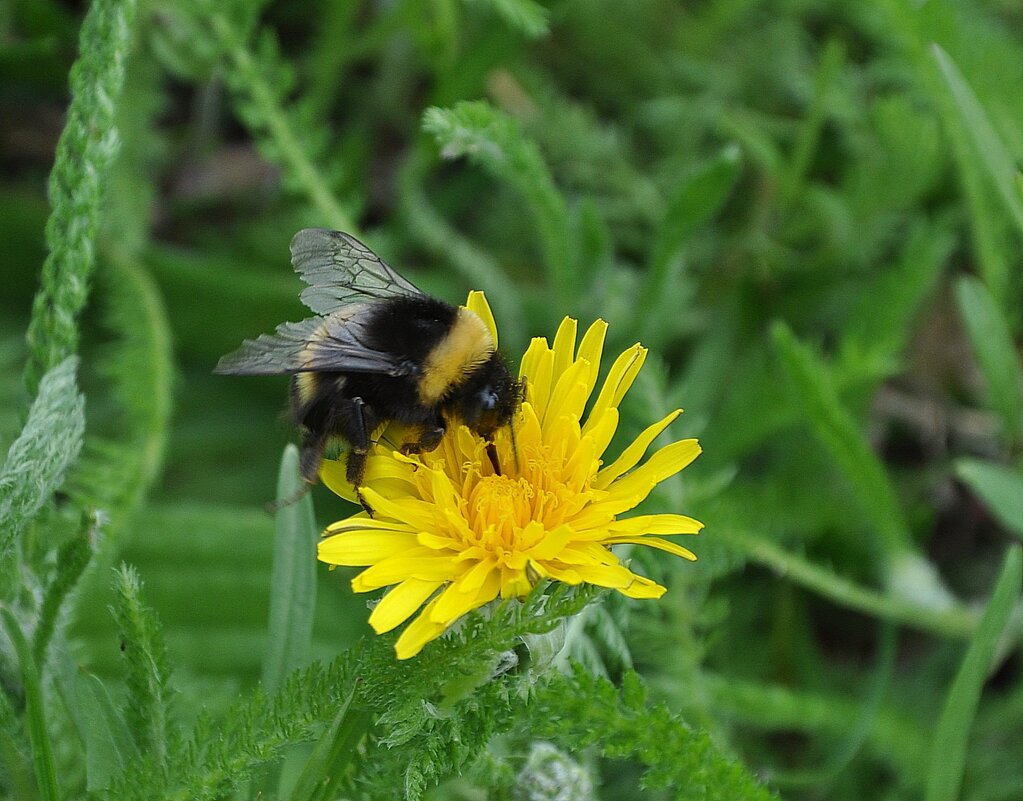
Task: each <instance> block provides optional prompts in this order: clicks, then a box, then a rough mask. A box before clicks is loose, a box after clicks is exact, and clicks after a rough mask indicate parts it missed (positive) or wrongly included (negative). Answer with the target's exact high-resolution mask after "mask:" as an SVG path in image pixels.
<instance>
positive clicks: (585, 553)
mask: <svg viewBox="0 0 1023 801" xmlns="http://www.w3.org/2000/svg"><path fill="white" fill-rule="evenodd" d="M467 305H468V306H469V307H470V308H472V309H473V311H476V312H477V313H478V314H479V316H480V317H481V318H482V319H483V320H485V321H487V322H488V325H490V326H491V327H492V321H493V315H492V314H491V313H490V309H489V307H487V306H486V300H485V298H483V296H482V294H481V293H473V295H471V296H470V298H469V302H468V304H467ZM606 329H607V326H606V324H605V323H604V322H603V321H600V320H598V321H597V322H595V323H594V324H593V325H591V326H590V328H589V329H588V330H587V331H586V333H585V334H584V335H583V338H582V340H581V342H579V345H578V348H577V347H576V338H577V332H576V323H575V321H574V320H571V319H569V318H566V319H565V321H564V322H563V323H562V325H561V327H560V328H559V329H558V333H557V336H556V337H555V339H554V345H553V346H549V345H548V343H547V341H546V340H545V339H534V340H533V342H532V343H531V344H530V346H529V348H528V349H527V351H526V353H525V355H524V356H523V359H522V363H521V367H520V370H519V376H520V378H524V379H525V385H526V397H525V400H524V401H523V403H522V405H521V408H520V409H519V411H518V414H517V415H516V418H515V420H514V431H515V441H514V443H513V440H512V436H511V433H510V432H509V431H507V430H500V431H498V432H497V433H496V435H495V437H494V441H493V443H492V444H488V443H486V442H484V441H483V440H482V439H481V438H480V437H478V436H476V435H474V434H473V433H472V432H470V431H469V429H467V428H465V427H464V426H462V427H458V428H453V429H452V430H450V431H448V433H447V434H446V435H445V436H444V438H443V440H442V441H441V443H440V445H439V446H438V447H437V448H436V449H435V450H433V451H430V452H428V453H423V454H418V455H414V456H406V455H402V454H401V453H399V452H397V451H395V450H394V448H393V446H389V445H387V444H386V440H384V439H381V440H380V441H379V442H378V443H376V444H375V445H374V446H373V448H372V450H371V453H370V457H369V461H368V467H367V472H366V486H365V487H364V488H363V490H362V492H363V495H364V497H365V498H366V499H367V500H368V501H369V503H370V505H371V506H372V507H373V509H374V510H375V516H374V517H373V518H370V517H368V516H367V515H366V514H365V513H364V512H362V513H359V514H357V515H354V516H353V517H350V518H348V519H346V520H342V521H339V522H337V523H334V524H332V525H331V526H328V528H327V531H326V532H325V536H326V538H325V539H324V540H323V541H322V542H321V543H320V547H319V558H320V560H322V561H324V562H327V563H330V564H333V565H348V566H357V567H365V568H366V569H365V570H363V571H362V572H361V573H360V574H359V575H358V576H356V577H355V579H353V581H352V587H353V589H354V590H355V591H356V592H366V591H370V590H376V589H380V588H383V587H388V588H389V589H388V591H387V592H386V593H385V595H384V596H383V598H382V600H381V601H380V603H379V604H378V605H377V606H376V607H375V608H374V610H373V612H372V614H371V615H370V624H371V625H372V626H373V628H374V629H375V630H376V631H377V632H385V631H390V630H391V629H394V628H396V627H397V626H400V625H401V624H403V623H405V622H406V621H408V620H409V619H410V618H413V619H412V621H411V622H410V623H409V624H408V625H407V626H406V628H405V630H404V631H403V632H402V634H401V636H400V637H399V638H398V641H397V643H396V646H395V647H396V651H397V655H398V657H399V658H400V659H405V658H408V657H411V656H414V655H415V654H416V653H418V652H419V651H420V650H421V649H422V648H423V646H424V645H426V644H427V643H428V642H429V641H430V640H432V639H435V638H436V637H438V636H440V634H442V633H443V632H444V631H445V630H446V629H447V628H448V627H449V626H450V625H451V624H452V623H454V622H455V621H456V620H457V619H458V618H460V617H461V616H462V615H464V614H465V613H467V612H469V611H471V610H473V609H476V608H478V607H480V606H483V605H484V604H487V603H489V602H490V601H492V600H494V599H495V598H498V597H501V598H513V597H521V596H524V595H526V594H527V593H528V592H529V591H530V590H531V589H532V587H533V586H534V584H535V582H536V581H537V580H539V579H540V578H548V579H552V580H555V581H560V582H564V583H567V584H580V583H583V582H587V583H591V584H596V585H599V586H603V587H609V588H613V589H615V590H617V591H619V592H621V593H623V594H624V595H627V596H629V597H633V598H657V597H660V596H661V595H662V594H663V593H664V592H665V588H664V587H662V586H660V585H659V584H657V583H656V582H653V581H650V580H649V579H647V578H644V577H643V576H639V575H637V574H635V573H633V572H632V571H631V570H629V569H628V568H627V567H626V566H625V565H623V564H622V563H621V562H620V561H619V559H618V557H617V556H616V555H615V554H614V552H613V551H612V550H611V546H613V545H618V544H626V543H628V544H637V545H647V546H649V547H653V548H657V549H660V550H664V551H667V552H669V553H672V554H675V555H676V556H681V557H683V558H685V559H690V560H692V559H695V558H696V557H695V556H694V555H693V553H692V552H691V551H689V550H688V549H686V548H684V547H682V546H680V545H678V544H677V543H675V542H672V541H670V540H667V539H664V536H666V535H667V536H670V535H676V534H696V533H697V532H698V531H699V530H700V529H701V528H702V524H701V523H699V522H698V521H696V520H694V519H692V518H690V517H686V516H684V515H679V514H650V515H639V516H633V517H622V516H621V515H624V514H625V513H627V512H629V511H630V510H632V509H634V508H635V507H636V506H637V505H638V504H639V503H640V502H641V501H643V500H644V499H645V498H646V497H647V495H648V494H649V493H650V492H651V490H652V489H653V488H654V487H655V486H656V485H657V484H658V483H660V482H661V481H663V480H664V479H666V478H668V477H669V476H671V475H674V474H675V473H677V472H678V471H680V470H681V469H683V468H684V467H685V466H686V465H688V464H689V463H690V462H691V461H692V460H693V459H695V458H696V456H697V455H698V454H699V453H700V447H699V444H698V443H697V442H696V440H694V439H686V440H680V441H677V442H673V443H671V444H669V445H666V446H664V447H662V448H660V449H659V450H657V451H655V452H654V453H653V454H652V455H651V456H650V457H649V458H647V459H646V460H645V461H644V456H645V455H646V451H647V449H648V448H649V447H650V445H651V444H652V443H653V441H654V440H655V439H656V438H657V437H658V436H659V435H660V434H661V432H663V431H664V430H665V428H667V426H668V425H669V424H670V423H671V422H672V421H674V420H675V419H676V418H677V417H678V415H679V414H680V413H681V410H675V411H673V412H671V413H669V414H668V415H666V416H665V417H664V418H662V419H661V420H659V421H658V422H656V423H653V424H652V425H650V426H648V427H647V428H646V429H645V430H644V431H643V432H642V433H641V434H640V435H639V436H638V437H637V438H636V440H635V441H634V442H633V443H632V444H630V445H629V446H628V447H626V448H625V449H624V450H623V451H622V453H621V454H620V455H618V456H617V457H616V458H615V459H614V460H612V461H610V463H607V464H605V460H604V459H603V454H604V451H605V450H606V449H607V447H608V445H609V444H610V442H611V439H612V437H613V436H614V434H615V431H616V430H617V426H618V406H619V404H620V403H621V401H622V398H623V397H624V395H625V393H626V392H627V391H628V389H629V387H630V386H631V385H632V382H633V381H634V380H635V377H636V374H637V373H638V372H639V369H640V367H641V366H642V363H643V360H644V358H645V356H646V350H645V349H643V348H642V347H640V346H638V345H636V346H633V347H632V348H630V349H629V350H627V351H625V352H624V353H623V354H621V355H620V356H619V357H618V358H617V359H616V360H615V362H614V363H613V364H612V366H611V368H610V371H609V372H608V375H607V378H606V379H605V381H604V383H603V385H602V386H601V388H600V390H599V392H598V393H597V397H596V399H595V400H594V402H593V403H592V405H591V408H590V411H589V414H588V415H585V417H584V410H585V409H586V406H587V403H588V402H589V399H590V397H591V396H592V394H593V392H594V390H595V389H596V383H597V375H598V372H599V367H600V359H601V353H602V350H603V343H604V334H605V332H606ZM493 334H494V337H495V341H496V330H494V331H493ZM495 462H496V464H495ZM344 473H345V470H344V466H343V464H341V463H338V462H325V463H324V466H323V468H322V471H321V477H322V478H323V481H324V483H325V484H326V485H327V486H328V487H330V488H331V489H333V490H334V491H335V492H338V494H341V495H342V496H344V497H348V498H352V497H353V492H352V488H351V487H350V486H348V485H347V484H346V483H345V479H344ZM417 612H418V614H417Z"/></svg>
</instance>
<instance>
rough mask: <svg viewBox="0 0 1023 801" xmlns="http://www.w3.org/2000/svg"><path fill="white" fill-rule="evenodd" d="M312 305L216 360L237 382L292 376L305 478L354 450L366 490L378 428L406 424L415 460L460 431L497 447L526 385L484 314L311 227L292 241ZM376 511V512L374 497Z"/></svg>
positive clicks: (354, 472) (358, 480) (405, 446)
mask: <svg viewBox="0 0 1023 801" xmlns="http://www.w3.org/2000/svg"><path fill="white" fill-rule="evenodd" d="M291 260H292V264H293V266H294V268H295V272H297V273H298V274H299V276H300V277H301V278H302V280H303V281H305V282H306V283H307V284H308V285H309V286H308V287H306V288H305V289H304V290H303V291H302V295H301V299H302V302H303V303H305V305H306V306H308V307H309V308H310V309H311V310H312V311H314V312H315V313H316V316H315V317H310V318H308V319H305V320H303V321H301V322H298V323H283V324H282V325H279V326H278V327H277V329H276V331H275V332H274V333H273V334H263V335H261V336H259V337H258V338H256V339H249V340H246V341H245V342H244V343H243V344H242V346H241V347H240V348H239V349H238V350H236V351H235V352H234V353H231V354H229V355H227V356H224V357H223V358H222V359H221V360H220V362H219V363H218V364H217V367H216V370H215V372H217V373H222V374H226V375H284V374H287V375H291V376H292V378H291V391H290V401H291V403H290V406H291V415H292V418H293V421H294V423H295V424H296V426H297V427H298V428H299V430H300V431H301V437H302V444H301V458H300V466H301V467H300V469H301V475H302V478H303V480H304V481H305V482H306V484H307V485H309V486H311V485H312V484H315V483H316V479H317V474H318V473H319V468H320V463H321V462H322V460H323V458H324V454H325V452H326V450H327V448H328V446H332V445H333V444H334V443H335V442H337V441H338V440H340V441H341V442H342V443H344V444H346V445H347V449H348V464H347V472H346V477H347V479H348V481H349V482H350V483H351V484H352V486H353V487H355V488H356V492H357V494H358V496H359V498H360V500H362V494H361V493H360V492H358V490H359V488H360V487H361V486H362V483H363V478H364V475H365V472H366V455H367V453H368V451H369V447H370V444H371V443H372V437H373V434H374V432H375V431H377V430H378V429H381V428H382V427H383V426H384V424H385V423H390V422H396V423H401V424H403V425H404V426H405V427H406V429H407V430H408V431H409V433H410V434H411V436H412V439H410V440H409V441H406V442H404V443H402V444H401V450H402V451H403V452H404V453H421V452H424V451H430V450H432V449H433V448H435V447H437V445H439V444H440V441H441V438H442V437H443V436H444V433H445V431H446V430H447V428H448V426H449V425H458V424H460V423H464V424H465V425H466V426H468V427H469V428H470V429H471V430H472V431H474V432H475V433H477V434H479V435H480V436H482V437H484V438H485V439H492V437H493V435H494V432H496V431H497V430H498V429H499V428H501V427H502V426H504V425H507V424H508V423H509V422H510V421H511V419H512V416H513V415H514V413H515V411H516V409H517V408H518V405H519V403H520V400H521V396H522V389H521V385H520V384H519V382H517V381H516V380H515V379H514V378H513V377H512V374H511V372H510V371H509V369H508V365H507V364H506V362H505V361H504V359H503V358H502V356H501V354H500V353H499V352H498V351H497V348H496V345H495V343H494V338H493V336H491V334H490V330H489V329H488V328H487V326H486V324H484V322H483V320H482V319H480V317H479V316H478V315H476V314H475V313H473V312H471V311H469V309H466V308H464V307H455V306H452V305H451V304H449V303H445V302H444V301H442V300H438V299H437V298H434V297H431V296H429V295H427V294H425V293H423V292H421V291H420V290H419V289H417V288H416V287H415V286H414V285H413V284H412V283H411V282H409V281H407V280H406V279H404V278H402V277H401V276H400V275H398V273H396V272H395V271H394V270H393V269H391V268H390V267H389V266H388V265H387V264H386V263H385V262H384V261H383V260H381V259H380V258H379V257H378V256H377V255H376V254H374V253H373V252H372V251H371V250H370V249H369V248H368V247H366V246H365V245H364V244H362V243H361V242H359V241H358V240H357V239H356V238H355V237H353V236H350V235H349V234H345V233H342V232H340V231H330V230H327V229H324V228H306V229H304V230H302V231H299V232H298V233H297V234H295V237H294V239H292V241H291ZM363 506H364V507H366V509H367V511H370V512H371V511H372V510H370V509H369V507H368V506H367V505H366V503H365V501H363Z"/></svg>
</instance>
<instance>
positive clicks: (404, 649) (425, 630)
mask: <svg viewBox="0 0 1023 801" xmlns="http://www.w3.org/2000/svg"><path fill="white" fill-rule="evenodd" d="M438 600H439V598H434V599H433V600H432V601H430V603H428V604H427V605H426V608H425V609H423V611H422V612H420V613H419V617H417V618H416V619H415V620H413V621H412V622H411V623H409V624H408V626H407V627H406V628H405V631H403V632H402V633H401V636H400V637H398V641H397V642H396V643H395V644H394V652H395V654H397V656H398V659H409V658H410V657H413V656H415V655H416V654H418V653H419V652H420V651H422V650H423V646H424V645H426V644H427V643H428V642H430V641H431V640H435V639H437V638H438V637H439V636H440V635H441V634H443V633H444V629H446V628H447V625H445V624H443V623H434V622H433V621H432V620H431V619H430V612H431V611H432V610H433V607H434V606H435V605H436V604H437V601H438Z"/></svg>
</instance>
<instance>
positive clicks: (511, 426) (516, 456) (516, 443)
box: [508, 417, 520, 473]
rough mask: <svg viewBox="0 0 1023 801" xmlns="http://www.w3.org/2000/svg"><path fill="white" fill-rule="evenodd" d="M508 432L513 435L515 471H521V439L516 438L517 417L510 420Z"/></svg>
mask: <svg viewBox="0 0 1023 801" xmlns="http://www.w3.org/2000/svg"><path fill="white" fill-rule="evenodd" d="M508 432H509V434H510V435H511V446H512V458H513V459H514V460H515V472H516V473H518V472H520V468H519V441H518V440H517V439H516V438H515V418H514V417H512V419H511V420H509V421H508Z"/></svg>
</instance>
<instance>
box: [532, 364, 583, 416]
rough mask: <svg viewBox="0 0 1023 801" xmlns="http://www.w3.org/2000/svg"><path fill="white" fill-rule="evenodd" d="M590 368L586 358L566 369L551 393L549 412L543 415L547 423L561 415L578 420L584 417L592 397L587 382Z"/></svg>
mask: <svg viewBox="0 0 1023 801" xmlns="http://www.w3.org/2000/svg"><path fill="white" fill-rule="evenodd" d="M589 370H590V364H589V362H587V361H585V360H584V359H580V360H579V361H576V362H573V363H572V364H571V365H569V366H568V367H567V368H566V369H565V371H564V372H563V373H562V374H561V377H560V378H559V379H558V382H557V384H556V385H555V387H554V391H553V392H552V393H551V398H550V401H549V402H548V405H547V413H546V414H545V415H544V417H543V422H544V424H545V425H546V424H547V423H549V422H550V421H552V420H557V419H558V418H559V417H574V418H575V419H576V420H578V419H579V418H580V417H582V414H583V409H584V408H585V407H586V401H587V399H589V397H590V392H589V389H588V388H587V384H586V380H587V374H588V373H589Z"/></svg>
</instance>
